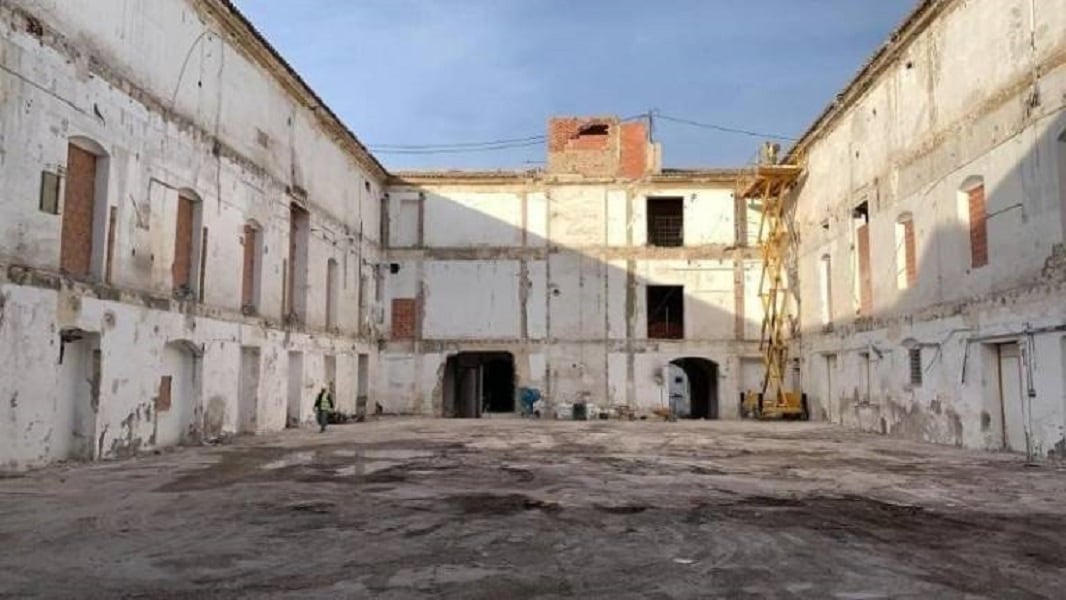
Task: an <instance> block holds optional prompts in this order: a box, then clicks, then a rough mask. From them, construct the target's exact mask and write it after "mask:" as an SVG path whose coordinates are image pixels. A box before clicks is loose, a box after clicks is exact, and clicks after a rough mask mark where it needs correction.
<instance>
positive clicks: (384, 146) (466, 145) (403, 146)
mask: <svg viewBox="0 0 1066 600" xmlns="http://www.w3.org/2000/svg"><path fill="white" fill-rule="evenodd" d="M546 139H548V136H546V135H531V136H527V137H520V138H508V139H501V140H490V141H487V142H455V143H452V144H371V145H370V146H369V147H370V148H371V149H381V150H384V149H389V150H435V149H438V148H476V147H479V146H497V145H500V144H511V143H520V142H533V141H543V140H546Z"/></svg>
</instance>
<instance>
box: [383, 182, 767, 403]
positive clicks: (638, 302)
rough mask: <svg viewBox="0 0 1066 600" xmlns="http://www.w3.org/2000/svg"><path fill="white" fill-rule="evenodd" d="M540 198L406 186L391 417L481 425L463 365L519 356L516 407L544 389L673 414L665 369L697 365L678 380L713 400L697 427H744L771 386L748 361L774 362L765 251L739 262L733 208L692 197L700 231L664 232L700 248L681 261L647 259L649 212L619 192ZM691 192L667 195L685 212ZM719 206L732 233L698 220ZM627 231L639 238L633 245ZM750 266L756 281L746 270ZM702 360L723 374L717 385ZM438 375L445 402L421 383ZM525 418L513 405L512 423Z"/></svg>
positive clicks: (396, 275) (397, 241)
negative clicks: (750, 407) (524, 393)
mask: <svg viewBox="0 0 1066 600" xmlns="http://www.w3.org/2000/svg"><path fill="white" fill-rule="evenodd" d="M525 187H526V186H525V185H524V184H523V185H514V184H506V183H505V184H500V185H498V186H497V187H494V188H492V191H487V190H485V189H484V188H482V189H478V187H477V186H465V187H462V186H453V187H446V186H440V187H439V188H434V190H432V191H431V190H429V189H425V188H419V187H417V186H414V185H409V186H402V185H401V186H394V188H393V191H392V193H391V199H390V211H389V212H390V214H389V218H388V230H389V231H388V239H389V240H390V248H389V252H390V256H391V259H390V260H392V261H393V264H394V265H395V266H394V268H393V273H392V274H391V275H390V276H389V278H388V284H387V290H388V299H387V303H386V311H387V316H388V318H387V321H388V322H389V329H390V331H391V341H390V342H389V343H388V345H387V348H386V355H385V356H384V357H383V358H384V363H385V364H384V367H385V369H386V370H388V372H387V373H386V374H385V378H386V379H387V381H385V382H384V383H385V385H384V386H383V389H385V390H386V394H387V396H388V398H387V399H386V402H387V403H388V404H390V405H391V406H390V408H391V409H392V410H396V411H397V412H422V411H425V410H426V409H427V408H429V410H431V411H432V412H433V414H446V415H447V414H458V413H461V414H468V413H469V411H465V412H464V411H458V410H457V409H456V408H455V407H456V406H457V403H456V400H455V397H462V396H463V395H464V394H469V393H470V392H469V391H467V390H468V387H464V386H463V384H462V381H463V380H464V377H465V376H466V375H464V374H463V372H461V371H463V369H462V368H460V367H459V366H458V363H457V362H456V359H455V358H454V357H455V356H456V355H458V354H459V353H460V352H462V353H464V354H465V353H471V355H476V354H479V353H481V354H484V353H499V352H503V353H510V354H511V355H512V356H513V357H514V361H515V362H514V367H513V368H514V373H515V381H516V383H517V385H516V386H515V387H516V390H515V392H513V394H512V395H514V394H516V393H517V392H518V388H521V387H526V386H528V387H534V388H536V389H537V390H538V391H539V392H540V393H541V394H542V396H543V397H544V398H545V400H547V401H549V402H550V403H552V404H557V405H564V404H565V405H571V404H576V403H588V404H592V405H597V406H599V407H602V408H607V407H608V406H616V405H626V406H631V407H640V408H642V409H644V410H651V409H653V408H659V407H666V406H667V405H668V401H669V398H668V393H667V390H666V388H665V386H661V385H660V384H659V383H658V382H661V381H662V377H663V369H665V368H666V366H667V365H668V364H669V363H670V362H671V361H674V360H676V359H683V358H686V359H691V360H686V361H680V362H678V363H677V364H679V365H681V366H682V367H683V368H684V369H685V370H686V372H687V371H689V370H690V369H691V370H692V373H689V379H690V380H692V381H694V382H697V383H698V384H699V385H694V386H692V388H691V389H690V390H689V392H690V393H692V392H695V393H697V394H698V395H699V396H700V397H699V398H695V399H694V402H693V405H694V406H700V407H702V408H701V409H700V411H697V412H696V413H694V416H698V417H704V418H717V417H718V416H719V415H722V416H735V414H736V407H735V406H734V405H735V404H736V403H737V402H736V399H737V398H739V394H738V393H739V391H740V389H741V387H743V386H753V385H757V384H758V383H760V382H761V365H760V367H759V369H758V373H757V374H756V375H757V377H754V378H755V379H756V380H757V381H751V382H749V381H740V378H741V374H740V373H739V371H740V368H739V363H738V362H737V361H736V358H737V356H740V355H743V356H747V357H749V358H752V359H756V358H757V357H758V347H757V338H758V335H759V328H760V326H761V305H760V304H759V300H758V297H757V296H756V295H755V290H754V286H756V285H758V276H759V269H760V266H759V261H758V256H757V251H756V249H755V248H737V247H736V246H735V237H736V236H735V228H734V203H733V200H732V197H731V194H729V193H728V192H727V191H725V192H723V191H722V190H721V189H719V190H717V191H718V192H719V193H715V194H708V193H707V192H708V190H706V189H704V190H695V191H697V192H698V194H694V193H693V191H694V190H692V189H687V190H685V195H684V197H683V198H682V199H683V200H684V203H685V206H686V213H685V216H684V217H683V220H684V221H685V222H682V221H681V220H676V219H675V221H674V222H673V223H672V224H664V223H653V225H652V229H653V230H654V229H655V228H656V227H664V226H665V227H674V228H677V231H676V233H677V234H681V233H682V231H683V232H684V233H683V235H680V237H683V238H684V241H685V243H686V244H688V245H687V246H684V247H669V246H648V245H645V244H644V243H643V241H644V238H645V237H646V235H647V234H648V233H649V232H648V231H646V230H642V231H638V230H637V229H636V228H637V227H639V228H641V229H644V224H643V223H639V222H640V219H639V218H634V213H636V212H637V210H636V208H639V209H640V210H641V211H643V205H644V203H645V202H646V200H645V197H644V196H638V197H635V198H633V199H632V200H628V199H627V198H626V196H625V194H624V193H614V192H605V191H604V188H603V187H600V188H596V187H594V186H589V185H580V186H577V185H575V186H563V185H558V186H553V187H552V188H551V189H550V190H549V191H548V195H549V196H550V200H549V199H548V198H547V197H545V195H544V194H543V193H539V192H526V191H524V188H525ZM530 187H531V186H530ZM679 189H684V188H683V186H682V185H679V186H678V187H677V188H675V189H674V190H671V191H668V192H667V193H664V194H663V195H664V196H681V194H679V193H677V190H679ZM648 195H650V196H653V197H654V196H655V193H649V194H648ZM701 196H702V197H701ZM628 202H632V203H633V206H632V207H628V208H627V203H628ZM715 203H716V204H718V205H720V206H718V207H717V210H714V211H711V212H716V213H720V215H721V216H722V218H720V219H718V220H717V221H714V220H710V219H697V218H695V217H690V216H689V214H690V213H692V212H693V211H694V210H695V208H694V207H698V208H700V209H705V210H706V209H709V207H711V206H714V205H715ZM638 204H639V205H640V206H639V207H638V206H637V205H638ZM700 221H704V222H711V223H712V226H711V227H710V228H707V227H705V226H701V224H700ZM627 222H631V223H639V225H634V227H633V228H632V229H628V230H627V228H626V223H627ZM518 224H523V225H524V226H521V225H518ZM755 226H757V223H755V224H754V225H753V226H752V228H754V227H755ZM548 231H550V232H551V234H550V239H549V236H546V234H547V232H548ZM651 233H652V234H657V233H658V232H656V231H652V232H651ZM752 237H753V236H752ZM608 244H610V245H608ZM627 244H628V245H627ZM741 257H747V259H748V261H749V262H748V264H747V267H748V268H747V270H745V268H744V267H745V265H744V264H743V263H741V264H739V265H734V258H737V259H739V258H741ZM735 281H740V282H742V283H743V284H745V285H747V286H748V287H749V294H748V295H747V297H745V296H744V295H741V296H738V295H737V293H736V286H735V284H734V282H735ZM738 302H739V303H740V313H739V317H738V311H737V307H738ZM756 310H759V311H760V312H759V313H758V314H753V313H754V311H756ZM419 356H421V357H423V358H424V359H425V360H426V361H429V362H428V363H427V364H426V365H425V366H424V367H420V366H417V365H416V361H417V360H419V359H418V358H417V357H419ZM460 356H462V355H460ZM449 357H452V358H449ZM474 358H476V356H475V357H474ZM699 359H702V360H703V361H706V364H710V365H712V369H711V371H713V373H714V375H713V376H710V375H707V373H708V372H709V371H708V369H707V368H706V367H705V363H700V362H698V360H699ZM432 361H437V364H436V365H434V364H433V362H432ZM731 365H732V366H731ZM434 367H435V368H434ZM426 372H435V375H434V377H435V381H433V382H432V383H430V382H428V381H427V382H426V383H427V384H429V385H432V386H433V389H432V391H430V390H429V389H426V388H425V386H422V387H420V386H421V384H420V383H417V382H416V381H412V380H411V378H412V375H411V374H412V373H416V374H417V373H426ZM414 377H416V378H417V377H418V375H415V376H414ZM699 382H703V383H699ZM697 388H698V389H697ZM420 389H421V390H422V391H421V392H420V391H419V390H420ZM406 398H416V401H415V402H416V404H415V405H413V406H411V405H408V404H407V403H406V400H405V399H406ZM422 402H429V403H430V404H431V407H426V406H425V405H424V404H422ZM517 404H518V403H517V402H516V401H513V400H512V402H511V403H510V407H511V408H510V410H511V412H513V411H515V410H516V408H517Z"/></svg>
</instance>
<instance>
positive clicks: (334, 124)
mask: <svg viewBox="0 0 1066 600" xmlns="http://www.w3.org/2000/svg"><path fill="white" fill-rule="evenodd" d="M199 2H200V4H201V6H203V7H205V8H206V9H207V10H208V12H210V13H211V14H212V15H214V16H216V17H217V18H218V19H219V21H220V23H221V24H222V26H223V27H228V28H230V29H231V30H232V31H231V33H233V34H235V35H234V40H233V41H234V42H235V43H237V44H240V45H242V46H244V48H245V50H247V51H249V52H250V54H251V55H252V58H253V59H255V60H256V61H258V62H259V63H260V64H261V66H263V67H266V68H267V69H268V71H270V72H271V74H272V75H274V77H275V78H276V79H277V80H278V83H280V84H281V86H282V87H283V88H285V89H287V90H288V91H289V92H290V93H292V94H293V95H295V96H296V97H297V99H298V100H303V101H304V102H305V104H304V105H303V108H305V109H307V110H309V111H311V113H312V114H313V115H314V116H315V117H317V119H318V120H319V122H320V123H321V124H322V125H323V126H324V127H325V128H326V130H327V132H328V133H333V134H335V135H337V136H338V137H340V138H342V139H341V140H337V141H338V142H339V143H340V144H341V145H342V147H343V146H345V145H347V146H348V147H347V148H346V149H347V150H348V151H349V152H350V153H351V154H352V155H353V157H354V158H355V159H356V162H358V163H360V165H361V166H363V167H364V168H366V169H367V170H369V171H372V172H374V174H375V175H377V176H378V177H380V178H381V179H387V178H388V177H389V175H390V174H389V171H388V169H386V168H385V166H384V165H382V164H381V162H380V161H378V159H377V157H375V156H374V155H373V154H372V153H371V152H370V150H369V149H367V147H366V146H365V145H364V144H363V143H362V142H361V141H359V138H358V137H357V136H356V135H355V133H353V132H352V130H351V129H349V128H348V126H347V125H346V124H345V123H344V121H342V120H341V119H340V117H338V116H337V115H336V113H334V112H333V109H331V108H330V107H329V105H328V104H326V102H325V101H324V100H322V98H320V97H319V96H318V94H317V93H315V91H314V89H312V88H311V86H310V85H309V84H308V83H307V82H306V81H304V80H303V78H302V77H300V74H299V73H298V72H297V71H296V69H294V68H293V67H292V65H290V64H289V63H288V61H286V60H285V58H284V57H282V55H281V53H280V52H278V51H277V49H275V48H274V46H272V45H271V44H270V42H268V41H267V39H266V38H265V37H264V36H263V34H261V33H259V30H257V29H256V28H255V26H254V25H252V22H251V21H249V20H248V18H247V17H245V16H244V13H242V12H241V11H240V9H238V8H237V6H236V5H235V4H234V3H233V0H199ZM241 34H243V37H242V35H241ZM247 36H250V37H251V40H250V41H252V42H254V44H256V45H257V46H258V47H253V46H250V45H249V44H248V43H247V41H249V40H248V37H247ZM264 51H265V52H264ZM286 77H287V78H288V80H286ZM344 142H347V144H345V143H344Z"/></svg>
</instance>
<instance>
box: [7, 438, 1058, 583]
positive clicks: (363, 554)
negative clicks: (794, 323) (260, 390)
mask: <svg viewBox="0 0 1066 600" xmlns="http://www.w3.org/2000/svg"><path fill="white" fill-rule="evenodd" d="M1064 587H1066V470H1064V469H1062V468H1060V467H1057V466H1054V465H1043V466H1038V467H1027V466H1025V464H1024V461H1023V460H1022V458H1021V457H1017V456H1013V455H996V454H986V453H977V452H967V451H961V450H957V449H953V448H945V447H941V446H932V445H924V444H917V443H910V442H902V441H899V440H894V439H889V438H885V437H880V436H873V435H864V434H859V433H855V432H851V431H846V430H842V429H839V428H835V427H832V426H826V425H819V424H807V423H750V422H680V423H661V422H655V423H653V422H619V421H596V422H559V421H533V420H521V419H491V420H415V419H386V420H381V421H376V422H372V423H362V424H353V425H345V426H336V427H333V428H331V429H330V430H329V431H328V432H327V433H326V434H323V435H319V434H318V433H317V432H315V431H310V430H304V431H287V432H284V433H281V434H278V435H272V436H265V437H258V438H245V439H241V440H238V441H237V442H236V443H234V444H231V445H227V446H217V447H205V448H182V449H178V450H175V451H172V452H167V453H164V454H161V455H154V456H146V457H141V458H136V459H132V460H127V461H121V462H110V463H97V464H93V465H70V466H62V465H61V466H57V467H53V468H49V469H45V470H41V471H35V472H31V473H28V474H25V475H21V476H9V477H5V478H4V479H0V596H3V597H18V598H24V597H61V598H367V597H375V598H508V599H510V598H558V597H581V598H612V599H614V598H697V597H700V598H714V597H720V598H745V597H750V598H855V599H858V598H863V599H865V598H887V597H892V598H933V597H935V598H964V597H965V598H982V597H988V598H1051V597H1056V598H1062V597H1063V589H1064Z"/></svg>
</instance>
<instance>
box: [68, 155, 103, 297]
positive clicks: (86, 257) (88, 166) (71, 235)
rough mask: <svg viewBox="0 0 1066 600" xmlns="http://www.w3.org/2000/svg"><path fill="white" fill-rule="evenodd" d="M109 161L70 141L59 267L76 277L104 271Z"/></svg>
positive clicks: (98, 273)
mask: <svg viewBox="0 0 1066 600" xmlns="http://www.w3.org/2000/svg"><path fill="white" fill-rule="evenodd" d="M106 164H107V163H106V157H105V156H103V155H102V153H97V152H94V151H90V150H87V149H86V148H85V147H84V145H83V144H76V143H70V144H68V145H67V186H66V192H65V194H64V197H63V209H62V215H63V218H62V230H61V232H60V242H59V268H60V270H62V271H63V272H64V273H67V274H68V275H71V276H73V277H90V276H94V275H95V276H97V277H99V276H100V275H101V273H100V272H99V271H100V268H101V267H102V265H103V253H104V247H103V246H104V241H105V238H104V229H105V228H106V221H107V198H106V194H105V192H104V185H103V184H105V183H106V182H105V181H104V177H103V174H105V173H106ZM94 267H95V268H94Z"/></svg>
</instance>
